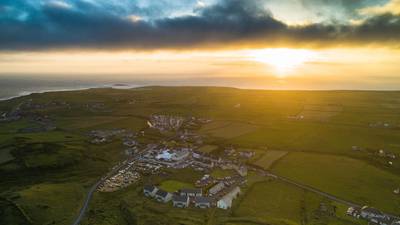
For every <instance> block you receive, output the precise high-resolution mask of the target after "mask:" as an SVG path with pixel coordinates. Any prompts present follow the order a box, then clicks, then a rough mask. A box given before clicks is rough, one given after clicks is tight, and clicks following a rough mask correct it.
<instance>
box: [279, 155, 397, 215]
mask: <svg viewBox="0 0 400 225" xmlns="http://www.w3.org/2000/svg"><path fill="white" fill-rule="evenodd" d="M273 171H274V172H275V173H276V174H278V175H281V176H284V177H287V178H290V179H292V180H296V181H299V182H301V183H303V184H307V185H309V186H312V187H315V188H317V189H319V190H322V191H324V192H327V193H331V194H333V195H335V196H338V197H341V198H343V199H348V200H350V201H353V202H356V203H359V204H362V205H370V206H374V207H376V208H379V209H382V210H385V211H387V212H391V213H394V214H399V213H400V208H399V205H400V198H398V196H395V195H394V194H393V190H394V189H396V188H398V186H399V184H400V177H399V176H398V175H395V174H392V173H391V172H388V171H385V170H382V169H379V168H376V167H374V166H371V165H369V164H367V163H365V162H363V161H360V160H357V159H352V158H348V157H344V156H334V155H323V154H312V153H300V152H293V153H290V154H288V155H287V156H285V157H284V158H283V159H282V160H280V161H279V162H278V163H277V164H276V165H275V167H274V168H273Z"/></svg>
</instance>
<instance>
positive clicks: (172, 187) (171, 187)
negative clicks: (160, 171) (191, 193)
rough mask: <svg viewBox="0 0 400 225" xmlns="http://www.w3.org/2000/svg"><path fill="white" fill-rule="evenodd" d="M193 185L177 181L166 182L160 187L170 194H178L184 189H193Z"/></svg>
mask: <svg viewBox="0 0 400 225" xmlns="http://www.w3.org/2000/svg"><path fill="white" fill-rule="evenodd" d="M193 187H194V186H193V184H190V183H185V182H181V181H177V180H166V181H163V182H162V183H161V185H160V188H161V189H163V190H165V191H168V192H176V191H178V190H180V189H184V188H193Z"/></svg>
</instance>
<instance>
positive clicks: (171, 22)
mask: <svg viewBox="0 0 400 225" xmlns="http://www.w3.org/2000/svg"><path fill="white" fill-rule="evenodd" d="M315 1H317V0H315ZM321 1H323V0H319V2H321ZM122 2H123V1H122ZM160 2H161V3H163V2H164V1H160ZM308 2H311V1H308ZM341 2H343V4H350V3H344V2H353V4H357V2H360V1H356V0H351V1H341ZM30 3H31V1H28V0H27V1H19V0H15V1H10V0H3V1H1V2H0V9H1V10H2V11H6V13H2V14H0V49H2V50H32V49H33V50H35V49H49V48H106V49H118V48H132V49H158V48H193V47H204V46H216V47H218V46H222V47H223V46H226V45H232V44H237V43H241V44H245V45H250V46H251V45H256V44H257V45H262V46H267V47H268V46H272V45H275V44H276V43H278V42H281V41H282V40H285V41H286V42H290V43H294V44H310V43H311V44H316V45H333V44H337V43H343V42H345V43H352V44H369V43H374V42H389V41H396V40H399V36H400V17H399V16H396V15H391V14H386V15H378V16H374V17H371V18H369V19H367V20H365V21H364V22H363V23H362V24H360V25H357V26H352V25H339V24H337V25H335V24H332V23H329V24H328V23H327V24H323V23H321V24H311V25H307V26H297V27H293V26H288V25H286V24H284V23H283V22H281V21H278V20H276V19H274V18H273V16H272V14H271V13H270V12H269V11H268V10H267V9H265V8H263V7H261V5H263V4H262V1H261V0H223V1H220V2H219V3H217V4H213V5H209V6H207V7H203V8H198V9H196V10H195V12H194V14H193V15H190V16H176V17H170V18H168V17H163V18H155V19H148V20H140V21H136V22H133V21H132V20H130V19H129V18H128V15H130V14H134V15H141V16H143V15H147V16H149V15H151V14H155V13H156V12H157V11H159V10H160V8H159V7H160V5H158V6H157V7H152V8H143V7H140V6H139V4H136V2H135V1H129V3H130V4H128V5H127V7H126V8H123V7H122V8H121V7H117V6H116V7H114V8H113V7H111V6H110V7H109V8H104V5H102V6H99V5H96V4H95V3H93V2H90V1H87V0H85V1H84V0H76V1H73V2H66V3H65V2H59V1H47V2H45V3H43V4H39V5H38V4H30ZM164 3H165V2H164ZM165 4H166V3H165ZM161 5H162V4H161ZM160 14H161V13H160Z"/></svg>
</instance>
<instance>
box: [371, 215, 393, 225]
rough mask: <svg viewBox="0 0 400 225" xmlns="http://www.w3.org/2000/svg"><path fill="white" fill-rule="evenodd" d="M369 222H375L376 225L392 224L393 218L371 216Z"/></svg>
mask: <svg viewBox="0 0 400 225" xmlns="http://www.w3.org/2000/svg"><path fill="white" fill-rule="evenodd" d="M369 224H371V225H372V224H376V225H392V224H393V218H391V217H389V216H385V217H383V218H371V219H370V220H369Z"/></svg>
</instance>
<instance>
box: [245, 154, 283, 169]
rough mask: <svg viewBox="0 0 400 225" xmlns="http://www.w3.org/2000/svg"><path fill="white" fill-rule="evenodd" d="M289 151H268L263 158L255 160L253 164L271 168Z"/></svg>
mask: <svg viewBox="0 0 400 225" xmlns="http://www.w3.org/2000/svg"><path fill="white" fill-rule="evenodd" d="M287 153H288V152H285V151H274V150H268V151H266V152H265V153H264V154H263V155H262V156H261V158H258V159H257V160H255V161H254V162H253V163H252V164H254V165H256V166H259V167H262V168H264V169H269V168H270V167H271V166H272V165H273V164H274V163H275V162H276V161H277V160H279V159H281V158H282V157H284V156H285V155H286V154H287Z"/></svg>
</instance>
